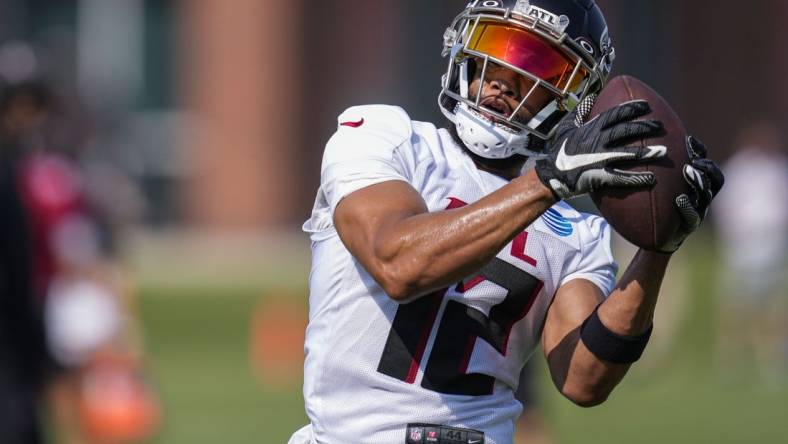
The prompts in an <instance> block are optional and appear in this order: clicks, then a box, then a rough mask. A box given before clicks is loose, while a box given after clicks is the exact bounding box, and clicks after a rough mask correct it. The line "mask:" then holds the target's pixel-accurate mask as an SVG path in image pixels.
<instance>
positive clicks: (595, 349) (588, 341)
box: [580, 306, 654, 364]
mask: <svg viewBox="0 0 788 444" xmlns="http://www.w3.org/2000/svg"><path fill="white" fill-rule="evenodd" d="M598 310H599V307H598V306H597V308H596V309H595V310H594V312H593V313H591V316H589V317H588V319H586V320H585V322H583V326H582V327H580V339H582V340H583V344H585V346H586V348H587V349H588V350H589V351H591V353H593V354H594V355H595V356H596V357H597V358H599V359H602V360H604V361H608V362H612V363H615V364H631V363H633V362H635V361H637V360H638V359H640V356H641V355H642V354H643V350H645V349H646V344H648V339H649V338H650V337H651V330H653V329H654V325H653V324H652V325H651V327H649V328H648V330H646V331H645V332H643V334H640V335H638V336H621V335H619V334H616V333H613V332H612V331H610V330H608V328H607V327H605V326H604V324H602V321H601V320H600V319H599V314H598V313H597V311H598Z"/></svg>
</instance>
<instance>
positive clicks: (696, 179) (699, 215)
mask: <svg viewBox="0 0 788 444" xmlns="http://www.w3.org/2000/svg"><path fill="white" fill-rule="evenodd" d="M687 151H688V152H689V154H690V163H689V164H687V165H684V169H683V173H684V180H686V181H687V183H688V184H689V186H690V189H691V190H692V191H691V192H690V193H689V194H681V195H679V196H677V197H676V208H677V209H678V210H679V213H681V218H682V225H681V230H679V232H678V233H676V237H675V238H674V239H671V240H670V242H668V243H667V244H665V245H663V246H662V247H661V248H660V249H659V251H661V252H663V253H673V252H674V251H676V250H678V248H679V247H680V246H681V243H682V242H684V239H686V238H687V236H689V235H690V234H692V232H693V231H695V230H696V229H697V228H698V227H699V226H700V224H701V222H703V219H705V218H706V213H708V211H709V205H711V201H712V199H714V197H715V196H716V195H717V193H719V192H720V189H722V185H723V184H724V183H725V176H724V175H723V174H722V171H720V168H719V167H718V166H717V164H715V163H714V162H713V161H711V160H710V159H707V158H706V155H707V153H708V151H707V150H706V146H705V145H704V144H703V143H702V142H701V141H699V140H698V139H696V138H694V137H692V136H687Z"/></svg>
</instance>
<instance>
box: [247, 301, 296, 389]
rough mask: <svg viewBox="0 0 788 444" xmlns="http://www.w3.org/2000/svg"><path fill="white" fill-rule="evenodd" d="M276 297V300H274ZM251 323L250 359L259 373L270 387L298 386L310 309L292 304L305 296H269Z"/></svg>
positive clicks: (257, 310) (259, 376)
mask: <svg viewBox="0 0 788 444" xmlns="http://www.w3.org/2000/svg"><path fill="white" fill-rule="evenodd" d="M271 297H273V300H271ZM266 299H267V300H270V301H271V302H263V303H261V304H260V306H258V308H257V309H256V310H255V313H254V315H253V316H252V320H251V341H250V351H249V352H250V359H251V361H252V366H253V368H254V370H255V374H256V375H257V376H258V378H259V379H260V381H261V382H262V383H263V384H265V385H266V386H268V387H286V386H289V385H292V384H295V383H298V381H299V380H300V377H301V375H302V371H303V365H304V334H305V331H306V325H307V318H308V316H307V313H306V308H305V307H303V306H302V305H300V304H297V303H294V302H283V301H284V300H288V301H300V300H303V298H302V297H295V296H291V295H284V296H283V295H281V294H278V295H269V296H268V297H266Z"/></svg>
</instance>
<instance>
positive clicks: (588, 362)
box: [563, 250, 670, 406]
mask: <svg viewBox="0 0 788 444" xmlns="http://www.w3.org/2000/svg"><path fill="white" fill-rule="evenodd" d="M669 259H670V256H669V255H666V254H661V253H652V252H648V251H643V250H641V251H639V252H638V254H637V255H636V256H635V258H634V259H633V260H632V262H631V263H630V265H629V267H628V268H627V270H626V272H625V273H624V275H623V276H622V278H621V280H620V281H619V283H618V285H617V286H616V289H615V290H613V292H612V293H611V294H610V296H608V298H607V299H606V300H605V301H604V302H603V303H602V304H601V305H600V306H599V311H598V314H599V319H600V320H601V321H602V323H603V325H604V326H605V327H606V328H607V329H609V330H610V331H612V332H613V333H616V334H618V335H621V336H639V335H641V334H643V333H645V332H646V331H647V330H648V329H649V328H650V327H651V325H652V321H653V318H654V308H655V307H656V302H657V296H658V294H659V288H660V285H661V283H662V278H663V276H664V274H665V270H666V267H667V264H668V261H669ZM579 327H580V326H578V328H577V330H576V334H575V335H574V339H575V340H576V341H577V344H576V347H575V350H574V353H573V356H572V359H571V363H570V366H569V369H568V372H567V379H566V383H565V384H564V388H563V391H564V394H566V395H567V396H569V397H570V398H572V399H573V400H575V401H576V402H578V404H580V405H586V406H590V405H596V404H599V403H601V402H602V401H604V400H605V399H607V397H608V395H609V394H610V393H611V392H612V391H613V389H614V388H615V387H616V385H618V383H619V382H621V380H622V379H623V378H624V376H625V375H626V373H627V371H628V370H629V367H630V366H629V365H628V364H615V363H611V362H607V361H605V360H603V359H600V358H599V357H597V356H596V355H594V354H593V353H592V352H591V351H590V350H589V349H588V348H586V346H585V344H584V343H583V341H582V340H581V339H580V329H579Z"/></svg>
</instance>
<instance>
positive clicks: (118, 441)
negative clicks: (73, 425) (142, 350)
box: [78, 357, 162, 444]
mask: <svg viewBox="0 0 788 444" xmlns="http://www.w3.org/2000/svg"><path fill="white" fill-rule="evenodd" d="M81 372H82V373H81V375H80V385H79V391H80V393H79V405H78V409H79V410H78V413H79V422H80V424H81V426H82V430H83V431H84V433H85V435H86V436H87V437H88V438H89V439H91V440H92V442H96V443H101V444H125V443H129V444H130V443H136V442H140V441H142V440H145V439H148V438H150V437H151V436H152V435H153V433H154V432H155V431H156V430H157V428H158V426H159V424H160V423H161V420H162V412H161V408H160V406H159V402H158V399H157V397H156V395H155V393H154V392H153V389H152V388H151V387H150V386H149V385H148V383H147V382H146V381H145V379H144V378H143V377H142V375H141V373H140V372H139V370H138V369H137V368H135V367H134V365H133V364H132V363H131V362H129V361H127V360H124V359H122V358H115V357H100V358H98V359H97V360H96V361H95V362H94V363H92V364H91V365H89V366H87V367H86V368H84V369H82V370H81Z"/></svg>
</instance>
